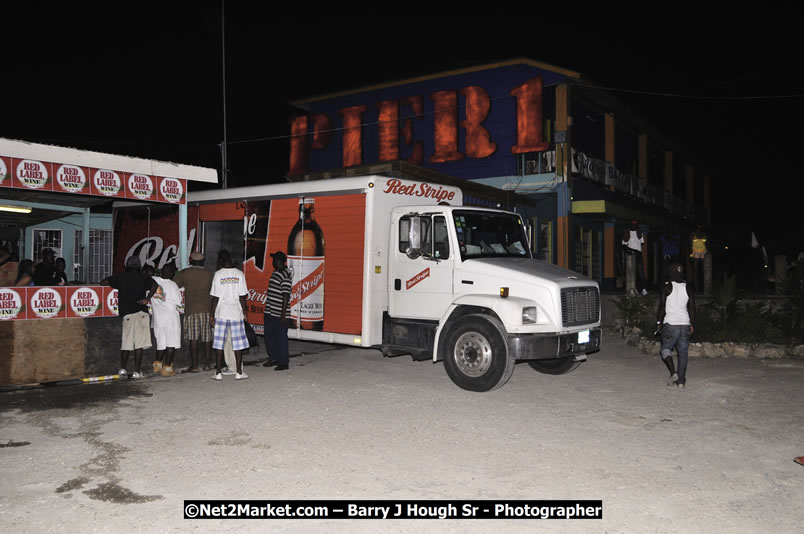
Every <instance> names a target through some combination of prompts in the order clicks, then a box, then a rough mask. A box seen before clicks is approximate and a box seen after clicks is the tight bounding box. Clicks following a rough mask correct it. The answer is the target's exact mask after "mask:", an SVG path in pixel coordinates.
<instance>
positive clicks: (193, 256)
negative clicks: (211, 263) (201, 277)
mask: <svg viewBox="0 0 804 534" xmlns="http://www.w3.org/2000/svg"><path fill="white" fill-rule="evenodd" d="M190 259H191V260H193V261H204V255H203V254H201V253H200V252H198V251H196V252H193V253H192V254H190Z"/></svg>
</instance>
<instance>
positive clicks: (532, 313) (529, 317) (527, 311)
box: [522, 306, 538, 324]
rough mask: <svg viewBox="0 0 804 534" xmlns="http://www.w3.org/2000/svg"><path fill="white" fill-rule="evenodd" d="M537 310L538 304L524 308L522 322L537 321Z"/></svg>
mask: <svg viewBox="0 0 804 534" xmlns="http://www.w3.org/2000/svg"><path fill="white" fill-rule="evenodd" d="M537 310H538V308H537V307H536V306H528V307H527V308H522V324H530V323H535V322H536V318H537V316H538V315H537Z"/></svg>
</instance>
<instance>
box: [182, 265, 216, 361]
mask: <svg viewBox="0 0 804 534" xmlns="http://www.w3.org/2000/svg"><path fill="white" fill-rule="evenodd" d="M212 276H213V275H212V273H211V272H210V271H209V270H207V269H205V268H204V255H203V254H202V253H200V252H193V253H192V254H190V266H189V267H187V268H186V269H182V270H181V271H179V272H178V273H177V274H176V276H175V278H174V279H173V281H174V282H176V285H178V286H179V287H183V288H184V339H185V340H186V341H189V342H190V367H188V368H187V369H184V370H183V371H182V373H197V372H198V371H199V370H200V369H199V368H198V345H199V343H200V344H201V346H202V347H203V349H204V367H203V369H204V371H209V370H210V369H212V328H211V327H210V320H209V310H210V306H211V304H212V297H211V296H210V294H209V291H210V289H211V288H212Z"/></svg>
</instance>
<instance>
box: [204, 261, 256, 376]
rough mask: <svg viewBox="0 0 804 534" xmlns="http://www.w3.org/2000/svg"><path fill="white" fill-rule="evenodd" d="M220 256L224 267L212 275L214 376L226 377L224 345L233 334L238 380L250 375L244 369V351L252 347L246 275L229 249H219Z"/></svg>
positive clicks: (211, 318) (211, 313) (211, 321)
mask: <svg viewBox="0 0 804 534" xmlns="http://www.w3.org/2000/svg"><path fill="white" fill-rule="evenodd" d="M218 259H219V261H220V264H221V268H220V269H219V270H218V272H216V273H215V276H214V277H213V278H212V288H211V289H210V292H209V294H210V295H211V296H212V305H211V309H210V316H211V317H210V323H211V324H213V325H214V327H215V331H214V333H213V341H212V348H213V349H215V375H214V376H213V377H212V378H213V379H215V380H223V375H222V374H221V366H222V364H223V348H224V344H225V342H226V338H227V337H229V336H231V340H232V349H233V350H234V353H235V361H236V363H237V373H236V374H235V379H236V380H243V379H245V378H248V375H247V374H246V373H244V372H243V353H242V351H243V350H245V349H247V348H248V347H249V345H248V339H247V338H246V327H245V323H244V321H245V317H246V295H247V294H248V287H246V276H245V275H244V274H243V272H242V271H240V270H239V269H235V268H234V267H233V266H232V258H231V256H230V255H229V252H228V251H226V250H222V251H220V253H219V254H218Z"/></svg>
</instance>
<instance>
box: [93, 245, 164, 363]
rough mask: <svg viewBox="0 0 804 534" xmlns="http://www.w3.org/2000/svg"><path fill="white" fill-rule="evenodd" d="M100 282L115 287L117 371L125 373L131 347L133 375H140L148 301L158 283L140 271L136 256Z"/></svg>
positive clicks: (147, 342)
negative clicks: (119, 333) (120, 322)
mask: <svg viewBox="0 0 804 534" xmlns="http://www.w3.org/2000/svg"><path fill="white" fill-rule="evenodd" d="M101 285H105V286H111V287H113V288H115V289H116V290H117V308H118V310H119V315H120V317H122V319H123V339H122V343H121V345H120V364H121V365H120V371H119V374H120V375H121V377H123V376H126V374H127V371H126V365H127V363H128V355H129V353H130V352H131V351H134V365H135V371H134V374H133V378H143V377H144V375H143V373H142V368H141V365H142V351H143V349H149V348H151V325H150V317H149V316H148V301H149V300H151V297H153V295H154V293H156V290H157V289H158V288H159V286H158V285H157V283H156V282H155V281H154V280H153V279H152V278H151V277H150V276H147V275H145V274H143V273H142V272H141V271H140V259H139V258H138V257H136V256H131V257H129V258H128V259H127V260H126V270H125V272H122V273H118V274H115V275H113V276H110V277H109V278H106V279H105V280H104V281H103V282H101Z"/></svg>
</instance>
